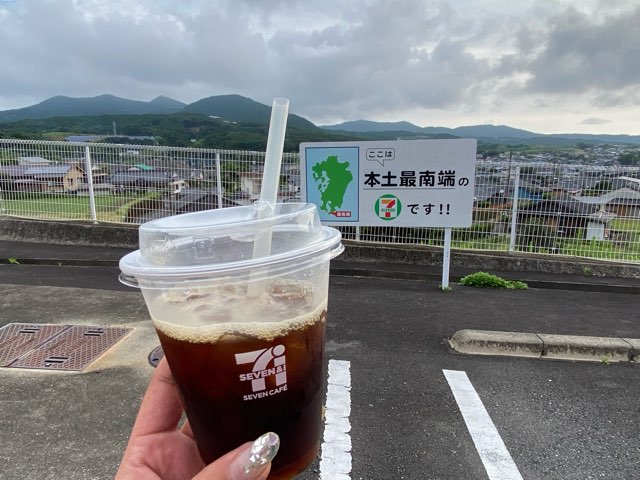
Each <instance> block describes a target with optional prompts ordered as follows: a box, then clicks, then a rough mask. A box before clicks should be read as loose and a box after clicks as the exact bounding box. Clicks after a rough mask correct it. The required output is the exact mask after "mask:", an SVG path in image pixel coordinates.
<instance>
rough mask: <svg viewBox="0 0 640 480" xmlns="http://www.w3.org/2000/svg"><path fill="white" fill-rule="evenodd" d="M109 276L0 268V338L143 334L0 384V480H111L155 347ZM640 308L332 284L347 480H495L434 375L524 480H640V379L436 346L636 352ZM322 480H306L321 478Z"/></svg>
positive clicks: (428, 285)
mask: <svg viewBox="0 0 640 480" xmlns="http://www.w3.org/2000/svg"><path fill="white" fill-rule="evenodd" d="M116 275H117V270H116V269H114V268H108V267H99V268H98V267H96V268H88V267H56V266H49V267H46V266H25V265H2V266H0V298H1V299H2V300H1V301H2V307H3V308H2V311H1V313H0V325H3V324H5V323H9V322H12V321H29V322H31V321H37V322H43V323H64V322H69V321H70V322H72V323H83V322H84V323H101V324H102V323H104V324H126V325H130V326H134V327H135V328H136V331H137V332H142V333H140V334H139V337H136V338H133V339H131V340H127V342H129V343H126V342H125V343H124V344H123V345H121V346H119V347H117V348H116V349H115V350H114V351H113V352H112V353H110V354H109V355H108V357H107V358H106V359H103V360H101V361H100V362H101V363H99V365H98V367H99V368H93V369H91V370H90V371H89V372H87V373H83V374H79V375H78V374H71V375H69V374H62V375H60V374H57V375H56V374H43V373H40V372H32V371H22V372H18V373H16V372H10V371H7V370H1V371H0V382H1V384H2V386H3V387H2V389H0V403H1V404H2V405H3V409H2V410H1V411H0V425H2V426H1V427H0V431H1V433H2V437H3V442H0V478H2V479H4V478H7V479H14V478H40V479H66V478H69V479H72V478H73V479H76V478H82V479H85V478H86V479H89V478H110V476H112V475H113V471H114V470H115V468H116V465H117V462H118V459H119V456H120V455H121V452H122V448H123V447H124V444H125V442H126V438H127V435H128V432H129V429H130V425H131V421H132V419H133V417H134V415H135V411H136V409H137V402H138V401H139V398H140V396H141V394H142V392H143V390H144V387H145V384H146V380H147V378H148V375H149V373H150V368H149V367H147V366H146V364H145V362H146V359H145V358H144V356H145V354H146V353H147V352H148V351H150V348H151V347H152V346H154V345H155V344H156V343H157V340H155V339H154V338H153V336H152V332H151V330H150V328H149V325H148V321H147V320H146V312H145V309H144V304H143V303H142V300H141V298H140V296H139V294H137V293H136V292H132V291H130V290H128V289H125V288H121V287H120V286H119V285H118V284H117V282H115V281H114V279H115V277H116ZM637 305H638V303H637V296H636V295H625V294H604V293H592V292H575V291H572V292H570V291H561V290H537V289H529V290H526V291H517V292H508V291H496V290H475V289H467V288H463V287H456V288H455V289H454V291H452V292H448V293H446V292H442V291H440V290H439V289H438V288H437V282H415V281H406V280H389V279H372V278H351V277H333V278H332V281H331V296H330V320H329V327H328V338H327V342H328V343H327V353H328V357H329V359H331V360H340V361H346V362H349V363H348V366H349V368H350V373H351V392H350V400H351V413H350V416H349V421H350V424H351V427H352V428H351V432H350V434H351V440H352V445H353V448H352V472H351V478H352V479H487V478H490V477H489V476H488V474H487V472H486V470H485V467H484V466H483V462H482V460H481V457H480V454H479V453H478V449H477V447H476V445H475V444H474V442H473V440H472V437H471V435H470V434H469V430H468V427H467V425H466V423H465V420H464V418H463V416H462V414H461V410H460V406H459V404H458V403H457V402H456V399H455V398H454V395H453V393H452V389H451V387H450V385H449V383H448V382H447V380H446V378H445V376H444V374H443V370H449V371H461V372H466V374H467V377H468V379H469V380H470V382H471V384H472V385H473V387H474V388H475V391H476V392H477V394H478V395H479V398H480V400H481V402H482V404H483V405H484V407H485V408H486V411H487V413H488V415H489V416H490V418H491V419H492V421H493V423H494V424H495V427H496V429H497V432H498V435H499V436H500V438H501V439H502V441H503V442H504V446H505V447H506V450H507V451H508V452H509V454H510V456H511V458H512V461H513V464H514V465H515V466H516V468H517V469H518V470H519V472H520V473H521V475H522V478H525V479H531V480H534V479H581V480H582V479H631V478H638V472H639V471H640V435H639V434H638V432H640V410H639V408H640V402H638V398H640V382H638V381H637V379H638V375H639V374H640V370H639V368H640V366H638V365H624V366H623V365H604V364H599V363H598V364H588V363H573V362H560V361H540V360H530V359H513V358H499V357H470V356H463V355H457V354H454V353H452V352H451V351H450V350H449V349H448V348H447V346H446V345H445V343H444V341H443V339H444V338H445V337H448V336H450V335H451V334H453V333H454V332H455V331H456V330H459V329H461V328H479V329H493V330H513V331H536V332H539V333H566V334H578V335H604V336H627V337H633V338H640V325H639V322H638V314H637ZM131 342H133V343H131ZM98 427H99V428H98ZM5 439H8V441H7V440H5ZM319 468H320V465H318V464H316V465H315V466H314V469H312V470H310V471H308V472H306V473H305V474H304V475H302V476H301V479H303V480H311V479H317V478H319V472H318V470H319ZM329 478H330V477H329Z"/></svg>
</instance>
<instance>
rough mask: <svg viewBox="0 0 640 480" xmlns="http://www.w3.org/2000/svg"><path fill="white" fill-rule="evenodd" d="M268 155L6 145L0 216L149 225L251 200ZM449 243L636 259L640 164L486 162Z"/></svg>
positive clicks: (378, 236) (292, 165)
mask: <svg viewBox="0 0 640 480" xmlns="http://www.w3.org/2000/svg"><path fill="white" fill-rule="evenodd" d="M264 161H265V153H264V152H250V151H235V150H218V149H197V148H177V147H158V146H136V145H115V144H96V143H71V142H45V141H34V140H3V139H0V213H2V214H4V215H13V216H19V217H26V218H36V219H54V220H55V219H58V220H93V221H100V222H118V223H134V224H138V223H142V222H145V221H148V220H152V219H154V218H160V217H163V216H167V215H175V214H180V213H186V212H192V211H199V210H206V209H212V208H224V207H230V206H234V205H249V204H251V203H253V202H254V201H255V200H256V199H257V198H258V196H259V194H260V186H261V179H262V171H263V168H264ZM279 198H280V201H297V200H299V199H300V165H299V156H298V154H296V153H286V154H284V157H283V163H282V171H281V177H280V191H279ZM340 230H341V231H342V233H343V235H344V238H346V239H352V240H361V241H367V242H382V243H394V244H417V245H433V246H442V245H443V242H444V230H443V229H439V228H407V227H366V226H360V227H353V226H345V227H340ZM452 247H454V248H463V249H472V250H491V251H501V250H502V251H522V252H530V253H545V254H561V255H573V256H581V257H590V258H600V259H610V260H618V261H627V262H640V168H638V167H625V168H623V167H615V168H614V167H594V166H585V165H573V164H571V165H567V164H559V163H558V164H547V163H535V164H515V165H512V164H511V163H499V162H486V161H480V160H478V162H477V164H476V175H475V203H474V209H473V225H472V226H471V227H470V228H464V229H453V231H452Z"/></svg>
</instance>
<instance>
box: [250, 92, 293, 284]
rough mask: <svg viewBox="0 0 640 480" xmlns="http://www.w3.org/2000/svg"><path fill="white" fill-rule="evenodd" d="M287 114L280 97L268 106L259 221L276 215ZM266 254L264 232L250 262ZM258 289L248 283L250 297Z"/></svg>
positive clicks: (266, 235) (268, 237)
mask: <svg viewBox="0 0 640 480" xmlns="http://www.w3.org/2000/svg"><path fill="white" fill-rule="evenodd" d="M288 114H289V100H288V99H286V98H283V97H276V98H274V99H273V105H272V106H271V120H270V121H269V136H268V138H267V153H266V155H265V159H264V171H263V174H262V188H261V189H260V200H259V205H258V218H267V217H271V216H273V214H274V213H275V207H276V202H277V200H278V188H279V186H280V167H281V165H282V151H283V149H284V135H285V131H286V129H287V117H288ZM269 253H271V229H270V228H267V229H265V230H263V231H261V232H259V234H256V238H255V241H254V243H253V258H258V257H265V256H267V255H269ZM259 288H260V282H256V281H250V282H249V296H255V295H256V294H257V293H258V292H259Z"/></svg>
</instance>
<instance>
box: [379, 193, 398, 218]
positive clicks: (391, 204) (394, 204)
mask: <svg viewBox="0 0 640 480" xmlns="http://www.w3.org/2000/svg"><path fill="white" fill-rule="evenodd" d="M374 208H375V211H376V215H377V216H378V218H381V219H382V220H393V219H394V218H397V217H398V215H400V211H401V210H402V204H401V203H400V199H399V198H398V197H396V196H395V195H382V196H381V197H380V198H378V200H376V203H375V205H374Z"/></svg>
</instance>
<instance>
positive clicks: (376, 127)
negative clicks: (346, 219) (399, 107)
mask: <svg viewBox="0 0 640 480" xmlns="http://www.w3.org/2000/svg"><path fill="white" fill-rule="evenodd" d="M320 128H324V129H326V130H337V131H343V132H358V133H364V132H395V131H397V132H411V133H417V134H429V135H433V134H442V133H446V134H449V135H455V136H457V137H496V138H500V137H510V138H531V137H535V136H538V134H537V133H533V132H529V131H527V130H520V129H517V128H511V127H508V126H506V125H471V126H466V127H457V128H447V127H419V126H417V125H414V124H413V123H409V122H372V121H370V120H355V121H352V122H344V123H340V124H337V125H323V126H321V127H320Z"/></svg>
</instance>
